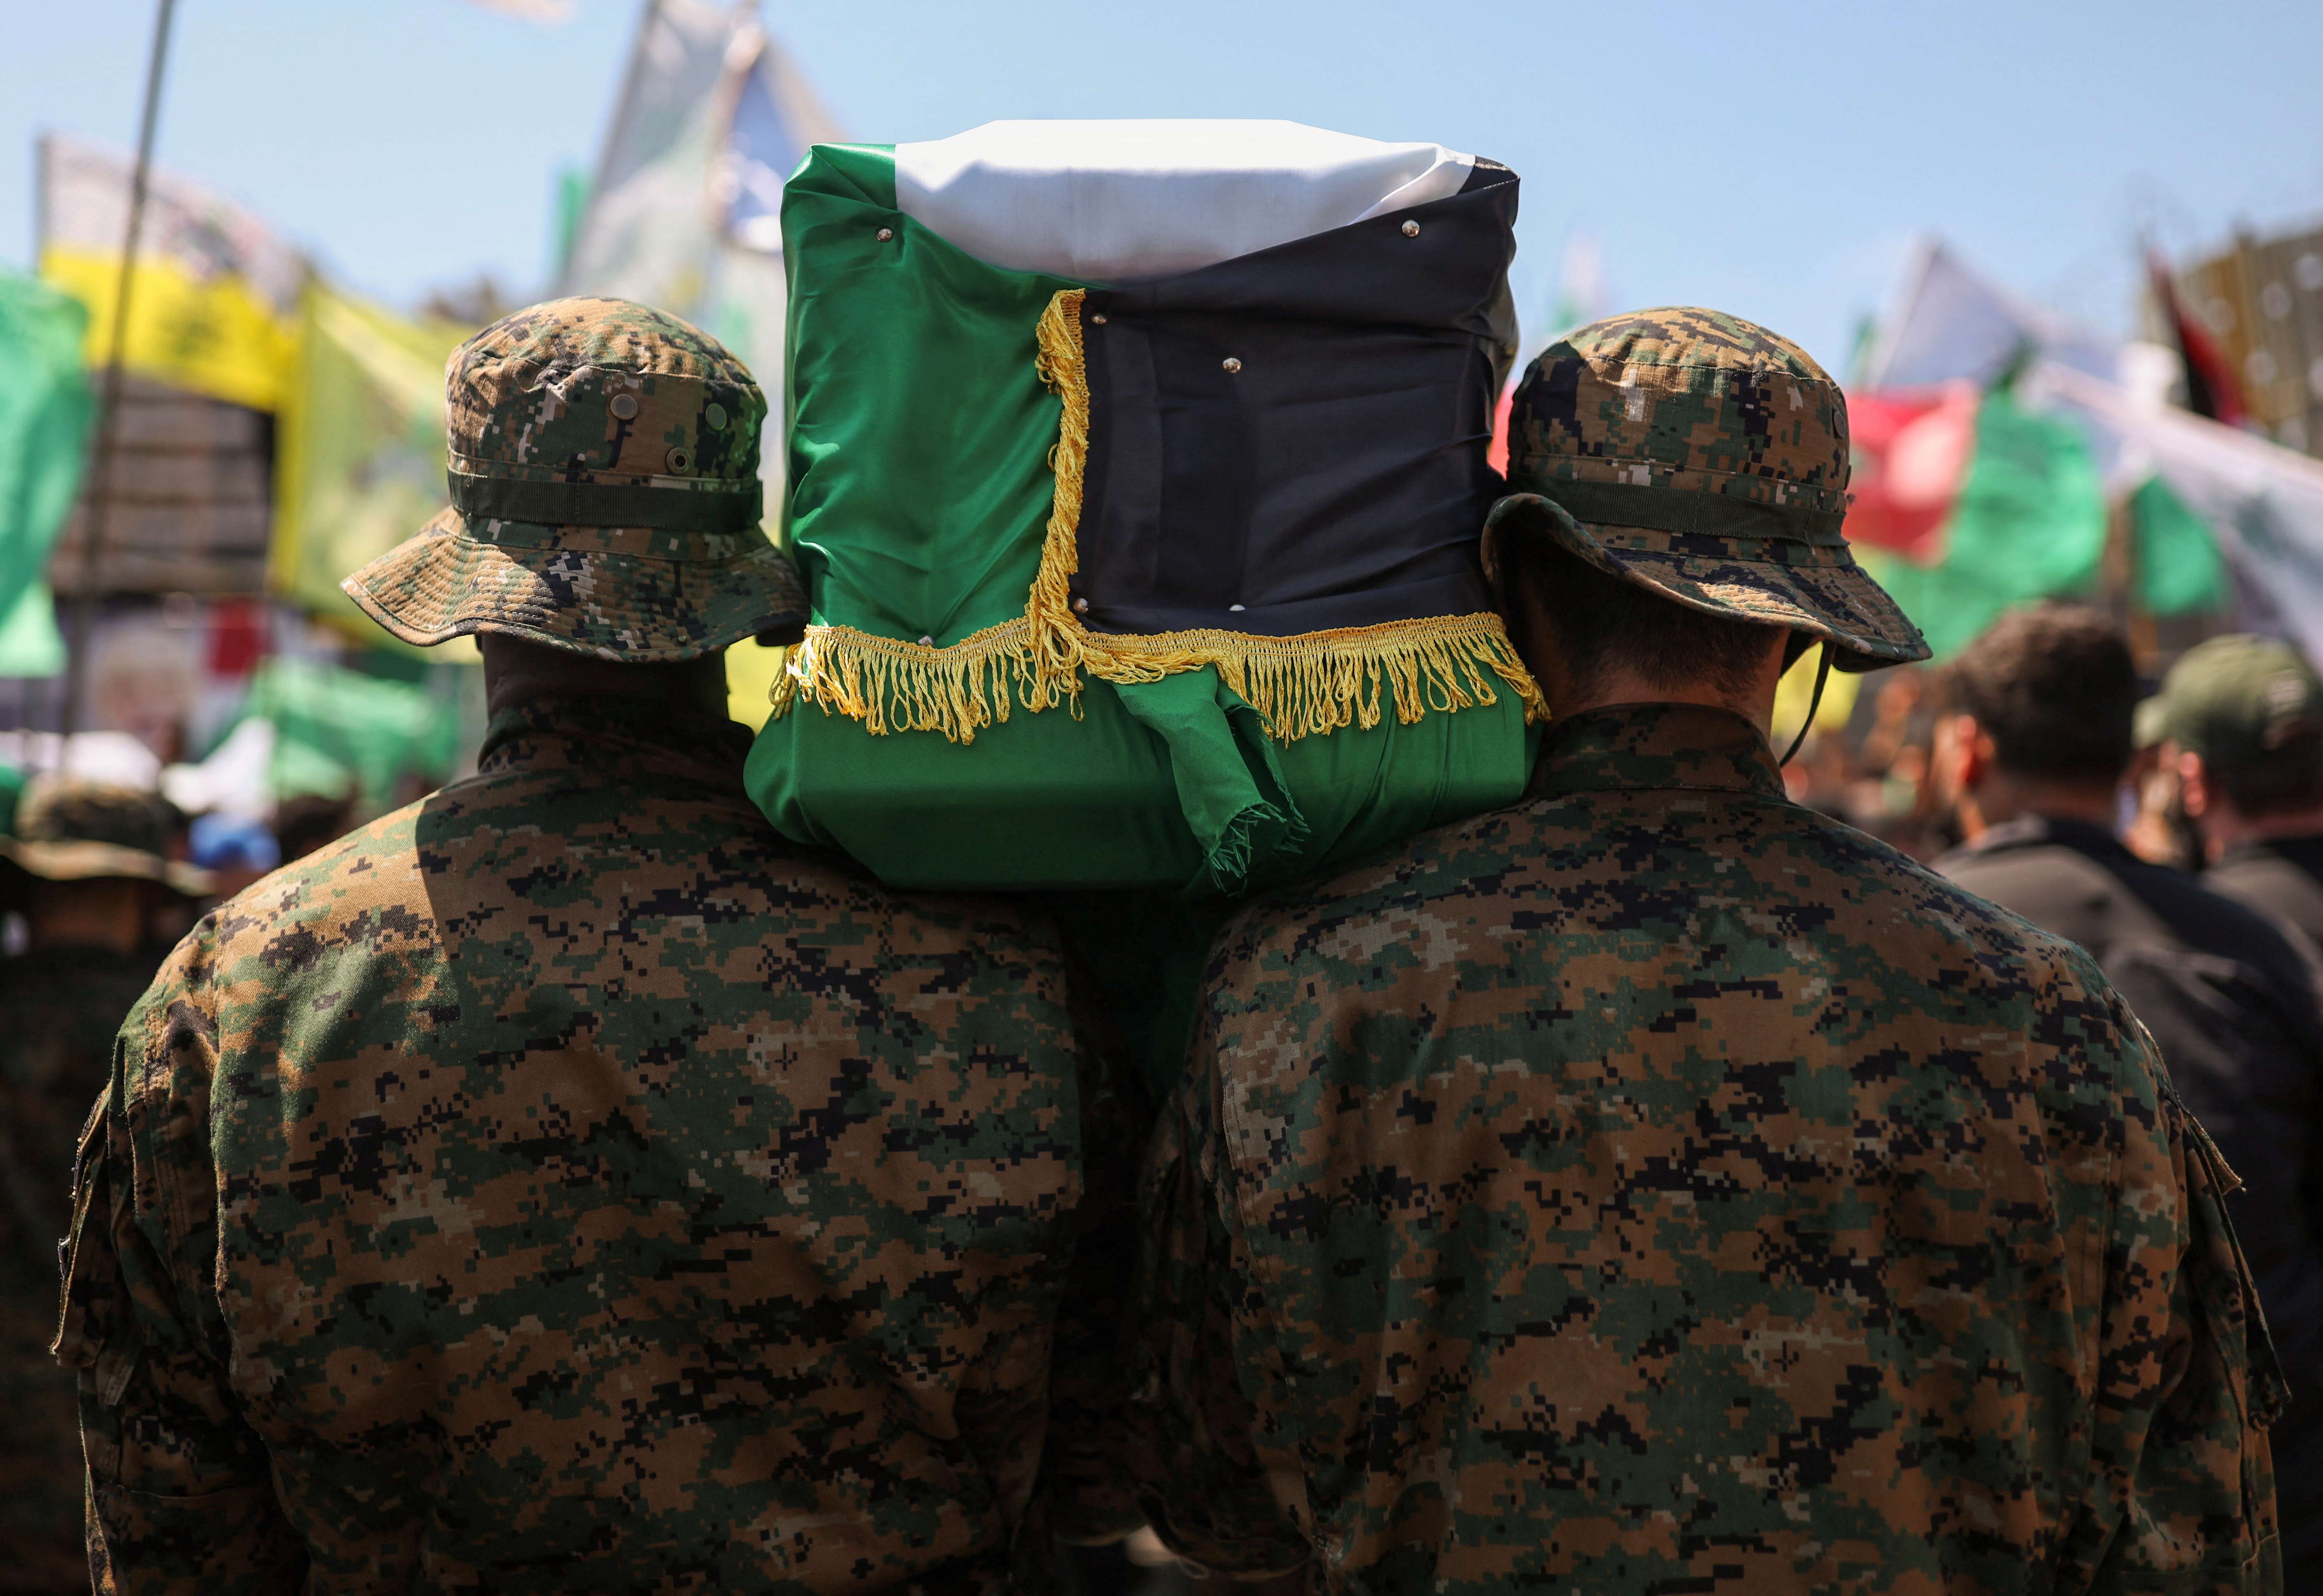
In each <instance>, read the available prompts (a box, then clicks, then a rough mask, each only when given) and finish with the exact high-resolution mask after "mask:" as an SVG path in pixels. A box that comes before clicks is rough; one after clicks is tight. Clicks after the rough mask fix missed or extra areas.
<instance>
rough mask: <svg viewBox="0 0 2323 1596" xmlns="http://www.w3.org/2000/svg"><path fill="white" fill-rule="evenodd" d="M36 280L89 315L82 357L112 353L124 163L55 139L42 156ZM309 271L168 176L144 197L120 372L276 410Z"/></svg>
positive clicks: (233, 213) (240, 217)
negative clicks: (67, 296)
mask: <svg viewBox="0 0 2323 1596" xmlns="http://www.w3.org/2000/svg"><path fill="white" fill-rule="evenodd" d="M40 185H41V187H40V240H41V245H40V252H41V276H42V277H43V278H45V279H46V280H48V281H50V283H53V284H54V285H55V286H56V287H58V288H60V289H63V290H64V291H65V292H66V293H68V294H70V295H71V296H72V297H73V298H76V299H78V300H79V301H80V302H81V304H82V305H83V306H85V307H87V310H88V330H87V335H86V343H85V344H84V350H85V353H86V356H87V362H88V364H89V365H90V366H91V367H101V366H103V365H104V363H105V361H106V355H107V353H109V352H110V351H111V348H112V343H113V310H114V302H115V293H116V291H117V289H118V288H119V284H120V280H121V246H122V243H123V242H124V240H125V239H126V238H127V236H128V232H129V198H130V192H129V191H130V163H129V162H128V161H124V160H122V159H120V158H119V157H117V156H114V155H111V154H108V153H107V152H106V151H103V150H99V149H97V148H96V147H95V146H94V145H89V144H84V143H82V142H79V141H78V140H75V139H69V138H64V137H60V136H58V135H56V134H50V135H49V136H48V137H46V138H43V139H42V140H41V149H40ZM306 276H307V267H306V262H305V261H302V260H300V259H299V257H298V253H297V252H295V251H293V250H292V249H290V248H289V245H287V244H285V243H282V242H281V241H280V239H278V238H277V237H275V235H274V234H272V233H271V232H270V231H269V230H268V229H267V227H266V226H265V225H264V224H262V223H261V222H260V221H259V220H258V219H257V218H256V217H254V216H251V215H250V214H249V213H248V212H247V211H244V210H243V209H241V208H240V207H239V206H234V205H231V204H229V203H228V202H226V201H225V200H223V199H220V198H218V197H216V196H215V195H212V194H210V193H208V192H207V191H206V190H203V189H201V188H196V187H194V186H193V185H192V184H190V183H186V182H181V181H179V179H175V178H172V177H170V176H169V175H168V174H166V173H163V172H159V171H157V172H154V173H153V174H152V178H151V179H150V186H149V188H148V190H147V193H146V197H145V217H144V222H143V225H142V229H141V231H140V235H139V240H138V245H137V275H136V280H135V281H134V282H133V284H132V290H131V294H130V302H129V331H128V338H127V340H126V342H125V343H124V345H123V361H124V364H126V365H127V366H128V367H130V368H131V369H132V370H134V371H142V372H144V373H145V374H146V375H148V376H151V377H154V378H157V379H159V380H160V381H164V382H167V383H170V385H171V386H173V387H177V388H181V389H185V390H188V391H190V392H193V393H200V394H207V395H208V396H210V397H211V398H213V399H225V400H228V401H230V402H231V403H234V404H237V405H248V406H250V407H251V408H253V409H260V410H271V409H273V408H276V406H277V405H278V404H279V403H280V400H281V397H282V390H283V385H284V383H285V382H286V381H288V380H289V371H290V364H291V358H292V347H293V344H294V341H295V339H296V336H297V331H296V325H295V324H296V320H297V316H298V291H299V287H300V285H301V284H302V283H303V282H304V280H305V279H306Z"/></svg>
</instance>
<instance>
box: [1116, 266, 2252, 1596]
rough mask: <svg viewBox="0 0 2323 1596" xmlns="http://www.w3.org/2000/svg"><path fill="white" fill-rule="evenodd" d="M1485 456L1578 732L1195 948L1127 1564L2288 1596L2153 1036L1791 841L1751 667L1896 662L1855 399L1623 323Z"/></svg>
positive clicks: (1756, 348) (1135, 1410)
mask: <svg viewBox="0 0 2323 1596" xmlns="http://www.w3.org/2000/svg"><path fill="white" fill-rule="evenodd" d="M1510 436H1511V447H1512V470H1511V472H1510V490H1511V492H1510V496H1509V497H1507V498H1505V499H1503V500H1501V501H1500V503H1499V504H1498V505H1497V506H1495V508H1494V509H1493V511H1492V518H1491V520H1490V522H1489V524H1488V526H1487V528H1486V533H1485V537H1486V566H1487V569H1488V571H1492V572H1493V573H1495V580H1496V583H1497V585H1498V588H1499V591H1500V592H1501V596H1502V600H1503V604H1504V609H1505V612H1506V613H1507V614H1508V616H1509V618H1510V628H1511V631H1512V633H1513V634H1514V636H1515V637H1517V638H1518V640H1519V644H1520V647H1521V649H1522V651H1523V653H1524V656H1525V659H1526V662H1527V664H1528V665H1529V666H1530V668H1531V669H1532V671H1533V673H1534V674H1535V676H1536V677H1537V678H1538V681H1539V683H1540V685H1541V688H1542V690H1543V692H1544V693H1546V694H1547V700H1548V702H1549V705H1550V707H1551V709H1552V710H1553V711H1555V713H1556V720H1554V721H1553V722H1552V723H1551V725H1550V727H1549V729H1548V732H1547V737H1546V738H1545V740H1544V742H1543V744H1542V748H1541V752H1540V757H1539V764H1538V767H1537V769H1536V771H1535V774H1534V777H1533V781H1532V784H1531V786H1530V789H1529V792H1528V793H1527V794H1526V796H1525V797H1524V799H1523V800H1522V802H1520V803H1518V804H1516V805H1514V806H1513V807H1510V808H1509V809H1505V810H1502V811H1500V812H1496V813H1491V814H1486V815H1482V816H1479V817H1477V818H1475V819H1474V820H1470V821H1464V822H1461V823H1460V824H1457V825H1454V826H1449V827H1446V828H1443V829H1441V830H1436V831H1431V832H1428V833H1426V834H1423V835H1422V836H1420V837H1419V838H1417V839H1413V840H1412V841H1410V842H1409V843H1407V844H1404V845H1402V846H1400V847H1399V848H1395V849H1393V850H1391V851H1390V852H1388V853H1386V854H1384V855H1382V857H1380V858H1376V859H1374V860H1372V861H1370V862H1368V863H1366V864H1363V865H1360V866H1357V867H1354V868H1351V869H1349V870H1346V871H1345V872H1343V873H1341V874H1339V875H1338V876H1335V877H1333V878H1331V879H1329V880H1326V881H1321V882H1317V883H1314V884H1311V885H1302V886H1299V887H1296V888H1292V889H1289V890H1286V891H1283V892H1281V893H1279V894H1273V895H1272V896H1270V897H1268V898H1265V899H1262V900H1260V901H1258V902H1256V903H1253V904H1252V905H1251V906H1249V907H1248V908H1246V909H1245V910H1244V911H1243V912H1242V913H1240V914H1239V915H1238V916H1237V917H1236V919H1235V921H1234V922H1231V923H1230V924H1229V925H1228V927H1227V928H1226V931H1225V932H1224V933H1223V934H1222V936H1221V939H1220V940H1219V942H1218V943H1217V947H1216V949H1214V952H1213V957H1212V962H1211V969H1210V975H1209V979H1208V984H1207V991H1206V992H1205V994H1204V999H1203V1005H1202V1007H1203V1013H1202V1019H1201V1025H1200V1030H1199V1032H1198V1038H1197V1041H1196V1045H1195V1048H1194V1051H1193V1056H1192V1059H1191V1061H1190V1065H1189V1076H1188V1080H1187V1083H1186V1087H1185V1088H1184V1090H1183V1091H1182V1092H1181V1093H1180V1095H1179V1096H1178V1097H1177V1098H1176V1099H1175V1100H1174V1102H1173V1103H1172V1104H1171V1105H1170V1107H1169V1108H1168V1110H1167V1111H1166V1112H1165V1113H1164V1114H1163V1115H1162V1116H1161V1124H1160V1126H1159V1127H1158V1129H1157V1131H1156V1133H1155V1137H1154V1146H1153V1150H1152V1154H1151V1157H1150V1160H1149V1163H1148V1166H1147V1171H1146V1176H1145V1186H1144V1188H1143V1207H1144V1210H1145V1213H1146V1215H1147V1217H1146V1224H1147V1225H1148V1231H1149V1234H1148V1238H1147V1241H1146V1243H1145V1245H1144V1248H1143V1256H1142V1261H1141V1264H1140V1270H1139V1282H1140V1283H1139V1286H1138V1289H1137V1291H1136V1293H1135V1294H1134V1298H1133V1302H1134V1306H1133V1311H1132V1316H1131V1320H1130V1323H1131V1324H1132V1325H1133V1326H1134V1327H1135V1339H1134V1342H1133V1347H1134V1355H1135V1359H1136V1362H1135V1366H1134V1369H1133V1380H1134V1381H1136V1382H1137V1383H1136V1384H1135V1385H1134V1388H1133V1389H1135V1390H1138V1391H1139V1393H1140V1395H1139V1399H1138V1400H1137V1401H1136V1402H1135V1403H1134V1405H1133V1407H1132V1408H1131V1410H1130V1420H1131V1422H1130V1426H1129V1433H1130V1435H1131V1436H1132V1440H1131V1442H1130V1456H1131V1463H1130V1466H1131V1469H1132V1472H1134V1474H1135V1475H1136V1476H1137V1478H1138V1479H1139V1481H1140V1485H1141V1490H1142V1494H1143V1501H1144V1503H1145V1505H1146V1508H1147V1510H1148V1515H1149V1517H1150V1518H1151V1520H1152V1524H1153V1527H1154V1528H1155V1529H1156V1531H1157V1532H1158V1533H1159V1534H1160V1535H1161V1538H1162V1539H1163V1540H1164V1541H1166V1542H1168V1543H1169V1544H1170V1545H1171V1546H1173V1547H1175V1548H1176V1549H1177V1550H1178V1551H1179V1552H1180V1553H1181V1554H1182V1555H1186V1556H1188V1557H1190V1558H1192V1559H1194V1560H1195V1561H1197V1562H1198V1563H1201V1564H1205V1565H1207V1566H1209V1567H1211V1568H1213V1569H1216V1570H1217V1571H1219V1572H1221V1573H1233V1574H1237V1575H1256V1574H1269V1573H1290V1572H1292V1571H1296V1570H1300V1569H1305V1570H1308V1571H1309V1572H1310V1573H1311V1574H1312V1575H1313V1577H1314V1578H1315V1579H1316V1580H1317V1582H1318V1583H1319V1584H1320V1585H1321V1586H1322V1587H1323V1588H1325V1589H1328V1590H1331V1591H1363V1592H1367V1593H1375V1596H1403V1593H1409V1596H1422V1593H1426V1596H1472V1593H1473V1596H1483V1592H1488V1591H1511V1590H1520V1589H1522V1590H1540V1591H1552V1590H1553V1591H1588V1592H1591V1593H1592V1596H1646V1593H1648V1592H1662V1591H1700V1592H1731V1593H1734V1596H1741V1593H1744V1592H1749V1593H1752V1596H1758V1593H1761V1592H1805V1591H1874V1590H1879V1591H1922V1592H1958V1593H1960V1596H1968V1593H1969V1592H1978V1593H1983V1592H1995V1591H2035V1590H2043V1591H2045V1590H2059V1591H2062V1590H2073V1591H2123V1592H2127V1591H2154V1590H2163V1589H2168V1590H2180V1591H2204V1592H2215V1591H2250V1592H2259V1591H2272V1590H2273V1589H2275V1586H2274V1584H2273V1583H2272V1578H2273V1576H2274V1570H2273V1557H2274V1551H2275V1545H2276V1541H2275V1529H2274V1523H2273V1487H2272V1481H2271V1479H2270V1467H2269V1463H2268V1454H2267V1444H2266V1436H2265V1433H2264V1430H2263V1424H2264V1422H2265V1420H2266V1417H2267V1416H2268V1415H2269V1414H2270V1413H2271V1412H2272V1410H2273V1408H2274V1407H2275V1406H2276V1404H2277V1403H2278V1401H2279V1400H2280V1390H2281V1379H2280V1374H2279V1371H2277V1369H2276V1367H2275V1364H2274V1361H2273V1358H2272V1353H2271V1352H2270V1351H2269V1349H2268V1345H2267V1342H2266V1336H2265V1332H2264V1328H2263V1325H2261V1324H2260V1323H2259V1321H2258V1320H2257V1318H2256V1316H2254V1315H2252V1314H2249V1313H2247V1312H2246V1311H2245V1304H2246V1302H2247V1301H2248V1299H2249V1289H2248V1282H2247V1280H2246V1279H2245V1275H2244V1272H2243V1270H2242V1267H2241V1264H2240V1261H2239V1260H2238V1259H2237V1257H2236V1252H2235V1249H2234V1241H2233V1236H2232V1234H2231V1231H2230V1229H2229V1227H2228V1225H2227V1220H2226V1216H2225V1213H2224V1210H2223V1207H2222V1206H2221V1199H2222V1198H2223V1197H2224V1195H2225V1193H2226V1191H2227V1189H2228V1188H2229V1187H2230V1185H2231V1180H2230V1178H2229V1177H2228V1176H2227V1171H2226V1169H2225V1168H2224V1166H2223V1164H2222V1163H2221V1162H2220V1161H2219V1160H2218V1159H2217V1154H2216V1152H2215V1151H2214V1150H2213V1149H2212V1148H2211V1145H2210V1143H2209V1141H2208V1138H2207V1137H2206V1136H2205V1135H2204V1134H2203V1133H2202V1131H2201V1128H2200V1127H2199V1125H2198V1124H2195V1123H2194V1121H2193V1119H2192V1118H2191V1117H2190V1115H2189V1114H2186V1113H2185V1111H2184V1110H2183V1109H2182V1108H2181V1105H2179V1103H2178V1100H2177V1098H2176V1097H2175V1096H2173V1095H2172V1094H2171V1091H2170V1089H2169V1085H2168V1082H2167V1079H2166V1078H2165V1077H2164V1075H2163V1073H2162V1067H2161V1063H2160V1060H2159V1059H2156V1058H2155V1056H2154V1054H2153V1050H2152V1048H2151V1046H2150V1044H2149V1043H2148V1041H2147V1040H2146V1037H2145V1033H2144V1031H2143V1030H2142V1029H2141V1028H2140V1027H2139V1026H2138V1024H2137V1023H2136V1022H2135V1020H2134V1019H2132V1018H2131V1016H2130V1015H2129V1014H2128V1012H2127V1010H2126V1008H2125V1006H2124V1005H2123V1004H2122V1002H2121V1000H2120V999H2119V998H2118V997H2117V996H2116V995H2115V993H2114V992H2113V990H2112V989H2111V987H2110V986H2108V985H2107V982H2106V979H2105V977H2103V976H2102V975H2101V974H2100V973H2099V972H2098V969H2097V968H2096V967H2095V966H2094V965H2093V964H2092V963H2091V962H2090V960H2089V958H2088V956H2087V955H2086V954H2084V953H2083V952H2082V951H2081V950H2080V949H2076V948H2073V947H2071V946H2070V945H2069V944H2067V943H2065V942H2063V941H2061V940H2058V939H2056V938H2053V937H2051V936H2047V935H2045V934H2043V933H2042V932H2040V931H2035V930H2034V929H2033V928H2031V927H2030V926H2027V925H2026V924H2025V922H2022V921H2021V920H2018V919H2017V918H2016V917H2015V916H2014V915H2011V914H2008V913H2004V912H2002V911H2000V910H1997V909H1996V908H1994V907H1993V906H1992V905H1990V904H1988V903H1984V902H1982V901H1981V900H1979V899H1978V898H1976V897H1973V896H1971V895H1969V894H1968V893H1966V892H1963V891H1962V890H1960V888H1959V887H1957V886H1955V885H1952V884H1951V883H1949V882H1946V881H1944V880H1942V878H1941V877H1939V876H1934V875H1933V874H1931V873H1930V872H1928V871H1927V870H1925V869H1924V868H1923V867H1919V866H1917V865H1915V864H1914V863H1912V862H1911V861H1910V860H1909V859H1907V858H1904V857H1903V856H1902V855H1900V854H1898V853H1896V851H1894V850H1893V849H1891V848H1887V847H1886V846H1884V845H1883V844H1881V843H1878V842H1877V841H1875V840H1873V839H1871V838H1869V837H1867V836H1865V835H1864V834H1863V833H1862V832H1859V831H1857V830H1853V829H1851V828H1850V827H1848V826H1846V825H1844V824H1842V823H1841V822H1840V821H1835V820H1832V819H1830V818H1828V817H1826V816H1824V815H1822V814H1820V813H1817V812H1814V811H1813V810H1810V809H1807V808H1804V807H1802V806H1801V805H1798V804H1795V803H1791V802H1790V801H1789V800H1788V799H1787V798H1786V795H1785V791H1784V787H1783V783H1782V778H1781V775H1780V772H1779V768H1778V764H1777V758H1776V756H1775V753H1774V751H1773V750H1772V749H1771V748H1769V747H1768V744H1767V725H1768V720H1769V717H1770V714H1771V711H1772V708H1773V703H1774V695H1775V689H1776V683H1777V679H1778V677H1779V676H1780V674H1781V673H1782V671H1783V668H1784V666H1785V664H1786V661H1788V660H1789V659H1791V658H1792V657H1793V656H1796V655H1798V654H1801V653H1803V652H1804V650H1806V649H1808V648H1812V647H1823V648H1824V649H1826V650H1828V651H1830V655H1831V656H1836V661H1837V663H1838V664H1839V665H1841V667H1842V668H1846V669H1850V670H1868V669H1872V668H1875V667H1878V666H1879V665H1887V664H1890V663H1894V662H1896V661H1901V660H1910V659H1916V658H1922V657H1924V656H1925V654H1926V649H1925V647H1924V643H1923V642H1922V640H1921V638H1920V636H1919V634H1918V632H1917V630H1916V629H1915V628H1913V626H1912V625H1911V624H1910V622H1908V621H1907V620H1905V618H1904V617H1903V615H1902V614H1901V613H1900V612H1899V611H1898V610H1896V607H1895V604H1894V603H1893V601H1891V600H1889V599H1888V597H1887V595H1886V594H1885V593H1884V592H1881V591H1880V590H1879V588H1878V586H1877V585H1876V584H1875V583H1874V582H1872V581H1871V580H1870V579H1869V578H1868V576H1867V575H1865V574H1864V573H1863V572H1862V571H1861V570H1860V569H1859V568H1858V567H1857V566H1856V564H1855V563H1854V561H1853V558H1852V556H1851V555H1850V553H1849V551H1848V547H1847V545H1846V542H1845V540H1844V538H1843V537H1841V518H1842V517H1843V515H1844V509H1845V501H1846V490H1847V481H1848V469H1849V454H1848V441H1847V421H1846V401H1845V399H1844V398H1843V396H1842V395H1841V391H1840V389H1839V387H1838V385H1837V384H1836V383H1834V382H1833V381H1832V380H1831V379H1830V378H1829V377H1828V376H1827V375H1825V373H1824V372H1823V370H1822V369H1821V368H1820V367H1819V366H1817V365H1816V364H1815V363H1814V362H1813V360H1811V359H1809V358H1808V357H1807V355H1806V354H1805V353H1803V352H1802V351H1801V350H1800V349H1799V348H1798V347H1797V346H1796V345H1795V344H1791V343H1789V342H1787V341H1786V340H1785V339H1782V338H1780V337H1777V335H1774V334H1773V333H1770V332H1768V331H1767V329H1765V328H1764V327H1760V326H1755V325H1753V324H1751V323H1749V322H1747V321H1742V320H1740V319H1739V318H1737V317H1733V316H1724V315H1721V314H1719V313H1717V312H1713V311H1706V310H1697V309H1667V310H1651V311H1643V312H1639V313H1637V314H1635V315H1631V316H1617V317H1614V318H1612V319H1611V320H1608V321H1603V322H1600V323H1596V324H1594V325H1593V326H1586V327H1584V328H1582V329H1581V330H1580V331H1578V332H1575V333H1574V334H1572V335H1569V336H1568V337H1567V338H1565V339H1564V340H1561V341H1560V342H1558V343H1556V344H1553V345H1551V346H1550V348H1549V349H1548V350H1547V353H1544V354H1543V355H1542V356H1541V357H1540V359H1539V360H1538V362H1535V363H1534V365H1533V367H1532V368H1531V370H1530V371H1529V372H1528V373H1527V375H1526V377H1525V380H1524V381H1523V383H1522V385H1521V386H1520V388H1519V390H1517V394H1516V397H1515V400H1514V408H1513V414H1512V417H1511V426H1510ZM1827 657H1828V656H1827Z"/></svg>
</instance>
